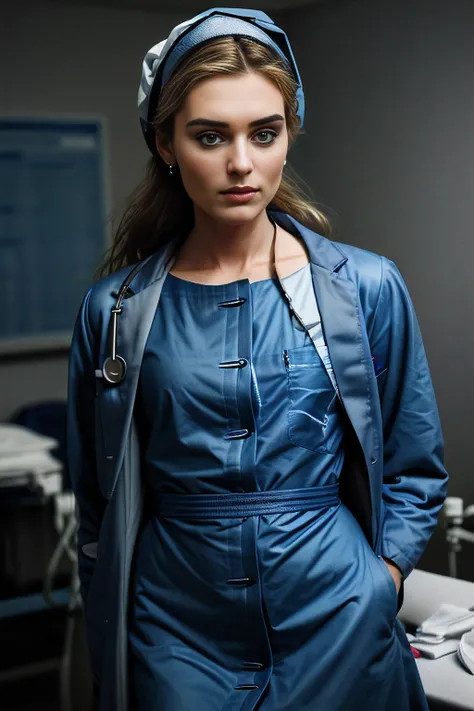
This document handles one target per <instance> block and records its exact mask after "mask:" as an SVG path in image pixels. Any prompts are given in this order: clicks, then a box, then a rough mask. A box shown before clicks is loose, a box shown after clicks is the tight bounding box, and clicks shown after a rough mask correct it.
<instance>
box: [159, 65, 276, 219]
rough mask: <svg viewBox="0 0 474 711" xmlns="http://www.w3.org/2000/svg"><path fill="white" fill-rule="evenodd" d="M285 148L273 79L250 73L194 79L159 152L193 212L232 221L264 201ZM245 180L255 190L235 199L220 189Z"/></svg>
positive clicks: (257, 209)
mask: <svg viewBox="0 0 474 711" xmlns="http://www.w3.org/2000/svg"><path fill="white" fill-rule="evenodd" d="M287 150H288V134H287V129H286V121H285V107H284V102H283V97H282V95H281V93H280V91H279V89H278V87H277V86H276V85H275V84H274V83H273V82H272V81H270V80H269V79H267V78H266V77H263V76H261V75H260V74H256V73H253V72H251V73H249V74H243V75H240V74H239V75H231V76H216V77H212V78H211V79H206V80H203V81H202V82H200V83H199V84H198V85H196V86H195V87H194V88H193V89H192V90H191V91H190V92H189V94H188V96H187V97H186V100H185V102H184V105H183V107H182V109H181V110H180V111H179V112H178V113H177V114H176V117H175V132H174V139H173V145H172V147H169V149H168V150H167V151H164V150H162V149H160V153H161V155H162V157H163V158H164V159H165V160H166V161H167V162H168V163H173V164H175V163H178V166H179V170H180V173H181V178H182V181H183V184H184V187H185V189H186V192H187V193H188V195H189V197H190V198H191V200H192V201H193V203H194V207H195V211H196V212H199V211H202V212H203V213H205V214H206V215H207V216H208V217H211V218H212V219H215V220H217V221H219V222H226V223H228V224H233V225H236V224H242V223H245V222H248V221H251V220H253V219H255V217H257V215H259V214H260V213H261V212H262V211H263V210H264V209H265V208H266V207H267V205H268V204H269V203H270V201H271V200H272V198H273V197H274V195H275V193H276V192H277V190H278V187H279V185H280V181H281V176H282V171H283V163H284V160H285V157H286V153H287ZM171 179H172V178H171ZM244 186H246V187H249V188H253V189H254V192H253V193H250V194H247V195H245V196H244V197H243V198H242V199H240V198H238V199H236V198H235V197H234V198H233V197H232V196H229V195H227V196H226V195H225V194H224V192H223V191H228V190H229V189H231V188H234V187H244Z"/></svg>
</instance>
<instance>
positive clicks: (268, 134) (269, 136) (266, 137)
mask: <svg viewBox="0 0 474 711" xmlns="http://www.w3.org/2000/svg"><path fill="white" fill-rule="evenodd" d="M255 135H256V136H261V137H263V140H258V141H257V143H273V141H274V140H275V138H276V137H277V133H276V132H275V131H270V129H265V130H264V131H259V132H258V133H257V134H255Z"/></svg>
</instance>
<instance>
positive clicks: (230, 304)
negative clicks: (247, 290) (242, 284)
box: [217, 297, 247, 309]
mask: <svg viewBox="0 0 474 711" xmlns="http://www.w3.org/2000/svg"><path fill="white" fill-rule="evenodd" d="M246 301H247V299H244V298H243V297H239V298H238V299H229V301H221V302H220V303H219V304H217V307H218V308H219V309H235V308H236V307H237V306H242V305H243V304H245V302H246Z"/></svg>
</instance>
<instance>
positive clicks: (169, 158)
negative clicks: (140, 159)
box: [155, 133, 176, 165]
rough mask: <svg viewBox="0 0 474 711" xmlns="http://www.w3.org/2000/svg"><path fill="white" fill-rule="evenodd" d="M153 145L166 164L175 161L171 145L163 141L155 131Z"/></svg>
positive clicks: (171, 163)
mask: <svg viewBox="0 0 474 711" xmlns="http://www.w3.org/2000/svg"><path fill="white" fill-rule="evenodd" d="M155 145H156V150H157V151H158V153H159V154H160V156H161V157H162V158H163V160H164V161H165V163H166V164H167V165H174V164H175V163H176V160H175V157H174V151H173V148H172V146H171V145H170V144H169V143H164V142H163V140H162V139H161V138H160V136H159V135H158V134H157V133H155Z"/></svg>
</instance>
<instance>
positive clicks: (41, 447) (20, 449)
mask: <svg viewBox="0 0 474 711" xmlns="http://www.w3.org/2000/svg"><path fill="white" fill-rule="evenodd" d="M57 445H58V442H57V441H56V440H55V439H53V438H52V437H46V436H44V435H41V434H39V433H37V432H33V431H32V430H30V429H28V428H27V427H23V426H21V425H16V424H10V423H1V424H0V487H5V488H6V487H12V486H13V487H18V486H31V485H33V486H34V487H36V488H39V489H40V490H41V491H42V492H43V493H44V494H46V495H51V494H53V493H56V491H57V490H58V488H60V483H61V472H62V464H61V462H60V461H59V460H58V459H56V458H55V457H54V456H53V455H52V454H51V451H52V450H54V449H55V448H56V447H57Z"/></svg>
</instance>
